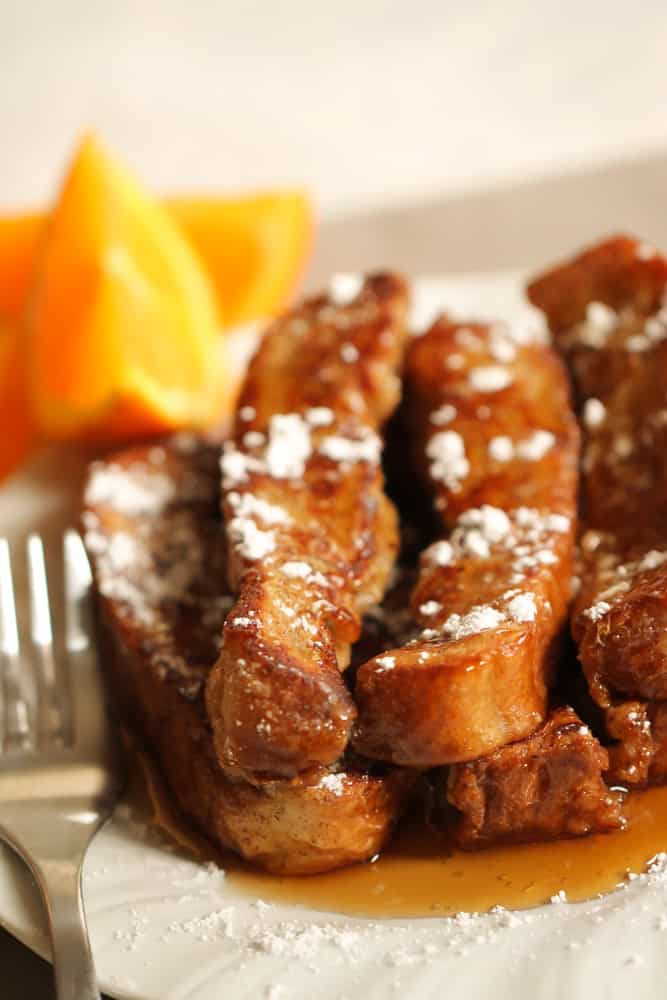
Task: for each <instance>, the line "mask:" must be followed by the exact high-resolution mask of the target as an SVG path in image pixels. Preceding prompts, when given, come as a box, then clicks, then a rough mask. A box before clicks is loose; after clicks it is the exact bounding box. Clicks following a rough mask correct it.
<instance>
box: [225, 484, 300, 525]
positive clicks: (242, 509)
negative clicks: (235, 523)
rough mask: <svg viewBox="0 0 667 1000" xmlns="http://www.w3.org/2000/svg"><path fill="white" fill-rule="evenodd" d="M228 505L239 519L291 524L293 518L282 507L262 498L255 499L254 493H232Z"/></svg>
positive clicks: (229, 495)
mask: <svg viewBox="0 0 667 1000" xmlns="http://www.w3.org/2000/svg"><path fill="white" fill-rule="evenodd" d="M227 503H228V504H229V505H230V507H231V508H232V510H233V512H234V516H235V517H238V518H249V517H254V518H257V520H258V521H263V522H264V524H283V525H287V524H291V521H292V519H291V517H290V516H289V514H288V513H287V511H286V510H283V508H282V507H278V506H277V504H271V503H268V502H267V501H266V500H262V498H261V497H255V496H253V495H252V493H243V494H241V493H235V492H233V491H232V492H230V493H228V494H227Z"/></svg>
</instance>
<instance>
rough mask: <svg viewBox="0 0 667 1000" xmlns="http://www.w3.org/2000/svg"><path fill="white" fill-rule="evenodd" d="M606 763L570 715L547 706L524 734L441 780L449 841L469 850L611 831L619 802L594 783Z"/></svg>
mask: <svg viewBox="0 0 667 1000" xmlns="http://www.w3.org/2000/svg"><path fill="white" fill-rule="evenodd" d="M607 764H608V760H607V753H606V751H605V750H603V748H602V747H601V746H600V744H599V743H598V741H597V740H596V739H595V737H594V736H593V735H592V733H591V731H590V730H589V729H588V728H587V727H586V726H584V725H583V724H582V722H581V720H580V719H579V718H578V716H577V715H576V713H575V712H574V711H573V710H572V709H571V708H557V709H553V710H552V711H551V712H550V713H549V715H548V717H547V719H546V721H545V722H544V723H543V724H542V725H541V726H540V728H539V729H538V730H537V731H536V732H535V733H533V734H532V735H531V736H528V737H527V738H526V739H524V740H520V741H519V742H518V743H511V744H510V745H509V746H505V747H502V748H501V749H499V750H495V751H494V752H493V753H491V754H489V755H488V756H487V757H482V758H480V759H479V760H476V761H473V762H472V763H469V764H456V765H454V767H452V768H450V770H449V776H448V778H445V777H444V775H443V778H442V780H443V781H447V800H448V802H449V803H450V805H452V806H454V808H455V809H456V810H457V811H458V813H459V816H458V819H457V820H456V823H455V826H454V837H455V839H456V842H457V843H458V844H459V846H460V847H463V848H465V849H467V850H474V849H476V848H481V847H487V846H489V845H490V844H499V843H517V842H523V841H534V840H556V839H558V838H560V837H581V836H584V835H585V834H589V833H607V832H609V831H610V830H615V829H618V828H619V827H621V826H622V825H623V819H622V815H621V802H622V799H621V796H620V794H619V793H618V792H617V791H612V790H610V789H609V788H607V786H606V785H605V783H604V781H603V780H602V772H603V771H604V770H606V768H607Z"/></svg>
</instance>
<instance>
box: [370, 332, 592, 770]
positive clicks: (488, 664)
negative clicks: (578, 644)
mask: <svg viewBox="0 0 667 1000" xmlns="http://www.w3.org/2000/svg"><path fill="white" fill-rule="evenodd" d="M403 412H404V417H405V420H406V422H407V425H408V430H409V433H411V435H412V438H413V442H414V447H415V455H416V467H417V469H418V472H419V473H421V478H422V479H423V480H424V482H425V483H426V485H427V488H428V489H429V490H430V492H431V493H432V495H433V497H434V503H435V507H436V509H437V511H438V513H439V516H440V520H441V523H442V529H444V531H445V532H451V534H450V535H449V537H446V535H445V536H444V537H443V538H442V539H441V540H440V541H437V542H436V543H435V544H433V545H432V546H431V547H430V548H428V549H427V550H426V551H425V552H424V554H423V556H422V560H421V572H420V575H419V579H418V582H417V585H416V587H415V590H414V592H413V595H412V600H411V604H412V610H413V614H414V616H415V619H416V621H417V623H418V625H419V626H420V627H421V629H422V631H421V635H420V636H419V637H418V638H417V639H416V640H413V641H411V642H408V643H407V644H406V645H404V646H402V647H401V648H397V649H392V650H389V651H388V652H387V653H385V654H383V655H382V656H380V657H375V658H373V659H371V660H369V662H368V663H366V664H364V665H363V666H362V667H361V668H360V669H359V671H358V674H357V682H356V688H355V698H356V701H357V707H358V712H359V716H358V721H357V724H356V728H355V735H354V741H353V742H354V745H355V747H356V748H357V749H359V751H360V752H363V753H364V754H365V755H367V756H370V757H375V758H378V759H381V760H386V761H392V762H395V763H399V762H400V763H402V764H405V765H408V766H410V767H420V768H428V767H434V766H438V765H441V764H449V763H454V762H457V761H468V760H473V759H475V758H476V757H480V756H482V755H485V754H488V753H490V752H491V751H492V750H494V749H496V748H497V747H500V746H503V745H504V744H506V743H509V742H512V741H515V740H519V739H521V738H523V737H525V736H527V735H528V734H530V733H531V732H532V731H534V730H535V729H536V728H537V726H539V724H540V723H541V722H542V720H543V719H544V717H545V713H546V708H547V692H548V688H549V684H550V681H551V675H552V667H553V661H554V655H555V651H556V647H557V644H558V637H559V633H560V631H561V628H562V626H563V624H564V623H565V621H566V614H567V604H568V600H569V592H570V583H571V579H570V578H571V560H572V549H573V535H574V522H575V515H576V493H577V459H578V441H579V435H578V430H577V425H576V420H575V417H574V414H573V412H572V411H571V408H570V400H569V388H568V382H567V378H566V375H565V372H564V370H563V367H562V365H561V362H560V360H559V359H558V358H557V356H556V355H555V354H554V353H553V352H552V351H551V349H550V348H549V347H547V346H545V345H544V344H543V343H540V342H537V340H536V339H534V338H530V337H527V336H525V335H523V336H522V335H520V334H518V333H517V332H513V331H512V330H510V329H509V328H507V327H505V326H504V325H502V324H497V325H484V324H465V325H463V324H457V323H453V322H450V321H449V320H448V319H447V318H446V317H445V318H442V319H440V320H439V321H437V322H436V323H435V325H434V326H433V327H432V328H431V330H430V331H429V332H428V333H427V334H425V335H424V336H422V337H419V338H416V339H415V340H414V341H413V342H412V344H411V345H410V347H409V349H408V352H407V355H406V368H405V402H404V410H403Z"/></svg>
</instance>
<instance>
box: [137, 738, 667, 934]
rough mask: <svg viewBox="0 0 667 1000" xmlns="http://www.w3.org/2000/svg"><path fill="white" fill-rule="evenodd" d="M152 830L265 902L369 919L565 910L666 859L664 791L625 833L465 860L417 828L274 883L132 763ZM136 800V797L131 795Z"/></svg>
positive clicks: (632, 814) (632, 797)
mask: <svg viewBox="0 0 667 1000" xmlns="http://www.w3.org/2000/svg"><path fill="white" fill-rule="evenodd" d="M138 758H139V762H140V764H141V765H142V766H141V768H140V769H138V772H135V777H139V774H141V773H142V772H143V784H144V788H143V789H141V790H139V789H136V792H135V795H136V799H137V800H138V801H139V802H143V804H144V806H145V803H146V799H147V798H148V799H149V800H150V801H151V802H152V804H153V809H154V818H155V822H156V823H157V824H158V825H159V826H160V827H162V828H163V829H164V830H166V831H167V832H168V834H169V835H170V836H171V837H172V838H173V839H175V840H176V841H178V843H179V844H181V845H182V846H183V847H185V848H186V849H187V850H188V851H190V852H191V853H194V854H196V855H197V856H198V857H200V858H202V859H213V860H215V861H216V862H217V863H218V864H220V865H221V866H222V867H223V868H224V869H225V871H226V873H227V878H228V879H229V882H230V884H231V885H232V886H233V887H234V889H237V890H239V891H241V892H243V893H244V894H245V895H248V896H251V897H253V898H254V899H262V900H264V901H265V902H274V903H285V904H288V905H301V906H305V907H308V908H309V909H314V910H325V911H331V912H336V913H344V914H349V915H353V916H366V917H394V918H395V917H433V916H448V915H450V914H453V913H459V912H461V911H468V912H484V911H486V910H490V909H491V908H492V907H493V906H504V907H506V908H507V909H524V908H526V907H530V906H537V905H539V904H540V903H545V902H547V900H549V899H550V898H551V897H552V896H554V895H556V894H557V893H558V892H560V891H561V890H563V891H564V892H565V893H566V895H567V898H568V900H569V901H571V902H578V901H581V900H585V899H590V898H592V897H593V896H596V895H597V894H598V893H603V892H609V891H610V890H611V889H613V888H614V887H615V886H616V885H617V884H618V883H619V882H621V881H622V880H623V879H624V878H625V876H626V874H627V873H628V872H641V871H643V870H644V869H645V867H646V862H647V861H648V860H649V859H650V858H652V857H653V856H654V855H655V854H658V853H659V852H660V851H665V850H667V786H665V787H662V788H651V789H648V790H646V791H641V792H632V793H631V794H629V795H628V796H627V797H626V800H625V809H624V812H625V815H626V817H627V820H628V826H627V828H626V829H625V830H618V831H616V832H615V833H606V834H596V835H594V836H590V837H581V838H573V839H570V840H557V841H550V842H548V843H544V844H516V845H512V846H507V847H492V848H487V849H485V850H483V851H461V850H459V849H458V848H456V847H454V846H453V845H452V844H451V843H449V842H448V841H447V839H446V837H445V836H444V835H443V834H438V833H437V832H436V831H434V830H433V829H431V828H430V827H428V826H427V825H426V823H424V822H423V821H420V820H416V819H415V820H414V821H409V822H407V823H403V824H402V826H401V828H400V829H399V830H398V833H397V834H396V836H395V837H394V839H393V841H392V843H391V844H389V846H388V847H387V848H386V849H385V850H384V851H383V853H382V855H381V856H380V857H379V858H378V859H377V860H376V861H373V862H367V863H366V864H358V865H352V866H351V867H349V868H344V869H342V870H341V871H337V872H329V873H328V874H325V875H307V876H280V875H269V874H267V873H265V872H261V871H259V870H257V869H256V868H254V867H253V866H251V865H250V864H248V863H246V862H244V861H242V860H241V859H239V858H238V857H236V855H233V854H229V853H224V854H223V853H221V852H218V851H216V850H215V848H214V847H213V846H212V845H211V844H210V842H209V841H207V840H205V839H204V838H203V837H201V836H200V835H198V834H197V833H195V832H194V831H193V830H192V827H190V826H188V824H187V823H186V822H185V821H184V820H183V819H182V817H180V816H179V815H178V814H177V812H176V811H175V808H174V805H173V803H172V801H171V799H170V797H169V796H168V795H167V793H166V791H165V789H164V786H163V784H162V781H161V778H160V776H159V775H158V774H157V772H156V770H155V768H154V766H153V765H152V763H151V762H150V761H149V760H148V758H147V757H146V755H145V754H143V753H139V754H138ZM133 797H135V796H133Z"/></svg>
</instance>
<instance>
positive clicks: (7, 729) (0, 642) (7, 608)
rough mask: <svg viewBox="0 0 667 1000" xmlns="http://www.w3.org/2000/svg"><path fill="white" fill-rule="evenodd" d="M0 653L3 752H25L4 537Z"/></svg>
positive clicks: (25, 717) (26, 730)
mask: <svg viewBox="0 0 667 1000" xmlns="http://www.w3.org/2000/svg"><path fill="white" fill-rule="evenodd" d="M0 653H2V660H3V668H4V669H3V677H2V680H3V681H4V684H3V695H4V699H3V700H4V712H3V713H2V715H3V716H4V717H3V718H2V723H0V730H2V731H0V737H4V740H3V742H4V747H5V749H6V750H19V749H25V748H27V747H28V746H30V744H31V738H30V713H29V709H28V705H27V703H26V700H25V697H24V692H23V689H22V678H21V672H20V659H19V654H20V649H19V634H18V625H17V621H16V604H15V602H14V583H13V580H12V564H11V558H10V554H9V544H8V542H7V539H6V538H0Z"/></svg>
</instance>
